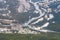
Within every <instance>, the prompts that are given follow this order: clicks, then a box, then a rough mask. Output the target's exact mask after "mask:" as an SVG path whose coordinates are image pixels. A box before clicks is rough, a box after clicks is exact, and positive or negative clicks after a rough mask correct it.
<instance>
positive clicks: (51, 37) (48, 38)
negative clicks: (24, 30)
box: [0, 33, 60, 40]
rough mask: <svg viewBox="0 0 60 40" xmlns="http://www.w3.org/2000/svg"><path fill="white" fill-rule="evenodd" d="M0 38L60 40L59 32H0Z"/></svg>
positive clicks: (0, 39)
mask: <svg viewBox="0 0 60 40" xmlns="http://www.w3.org/2000/svg"><path fill="white" fill-rule="evenodd" d="M0 40H60V33H41V34H0Z"/></svg>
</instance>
